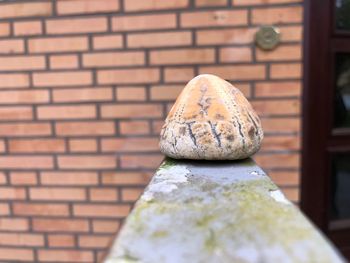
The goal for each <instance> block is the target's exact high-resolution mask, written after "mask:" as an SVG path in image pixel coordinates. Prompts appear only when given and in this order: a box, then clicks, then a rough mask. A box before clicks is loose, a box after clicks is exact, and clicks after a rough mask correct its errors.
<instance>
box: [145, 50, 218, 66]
mask: <svg viewBox="0 0 350 263" xmlns="http://www.w3.org/2000/svg"><path fill="white" fill-rule="evenodd" d="M214 61H215V52H214V49H209V48H206V49H176V50H161V51H151V53H150V62H151V64H154V65H174V64H175V65H176V64H202V63H210V62H214Z"/></svg>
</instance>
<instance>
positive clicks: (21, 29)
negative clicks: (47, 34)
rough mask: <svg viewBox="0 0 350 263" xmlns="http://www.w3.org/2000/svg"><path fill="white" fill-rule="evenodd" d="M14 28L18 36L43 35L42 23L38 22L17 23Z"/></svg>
mask: <svg viewBox="0 0 350 263" xmlns="http://www.w3.org/2000/svg"><path fill="white" fill-rule="evenodd" d="M13 28H14V34H15V35H16V36H33V35H40V34H42V23H41V21H38V20H35V21H24V22H21V21H19V22H15V23H14V24H13Z"/></svg>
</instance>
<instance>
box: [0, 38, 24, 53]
mask: <svg viewBox="0 0 350 263" xmlns="http://www.w3.org/2000/svg"><path fill="white" fill-rule="evenodd" d="M23 52H24V41H23V40H22V39H9V40H0V54H13V53H23Z"/></svg>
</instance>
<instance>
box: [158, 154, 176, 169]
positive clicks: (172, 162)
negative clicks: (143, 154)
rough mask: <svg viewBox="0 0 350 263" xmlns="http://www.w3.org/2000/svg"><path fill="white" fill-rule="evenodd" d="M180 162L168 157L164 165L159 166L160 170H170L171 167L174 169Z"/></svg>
mask: <svg viewBox="0 0 350 263" xmlns="http://www.w3.org/2000/svg"><path fill="white" fill-rule="evenodd" d="M178 162H179V161H177V160H175V159H172V158H170V157H166V158H165V159H164V161H163V162H162V164H161V165H160V166H159V169H168V168H170V167H173V166H174V165H176V164H178Z"/></svg>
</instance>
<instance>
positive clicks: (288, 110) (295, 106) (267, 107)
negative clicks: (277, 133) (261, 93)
mask: <svg viewBox="0 0 350 263" xmlns="http://www.w3.org/2000/svg"><path fill="white" fill-rule="evenodd" d="M252 106H253V108H254V109H255V111H256V112H257V113H258V114H259V115H260V116H262V115H267V116H271V115H284V114H299V111H300V101H299V100H294V99H290V100H287V99H286V100H282V99H280V100H270V101H269V102H268V103H266V101H253V102H252Z"/></svg>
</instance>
